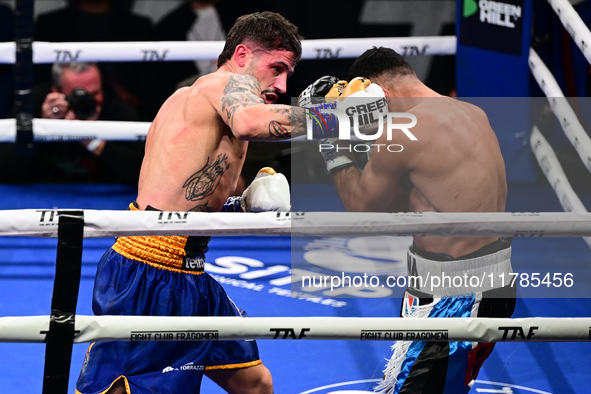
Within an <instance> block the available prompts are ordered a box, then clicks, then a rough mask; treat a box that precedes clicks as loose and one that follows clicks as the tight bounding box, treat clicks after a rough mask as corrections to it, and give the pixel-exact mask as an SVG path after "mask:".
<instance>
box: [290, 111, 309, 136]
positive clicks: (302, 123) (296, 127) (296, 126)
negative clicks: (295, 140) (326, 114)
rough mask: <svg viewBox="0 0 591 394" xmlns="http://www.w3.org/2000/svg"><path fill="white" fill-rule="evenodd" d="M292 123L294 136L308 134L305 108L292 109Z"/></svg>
mask: <svg viewBox="0 0 591 394" xmlns="http://www.w3.org/2000/svg"><path fill="white" fill-rule="evenodd" d="M290 123H291V132H292V134H294V135H300V134H306V114H305V112H304V108H302V107H291V114H290Z"/></svg>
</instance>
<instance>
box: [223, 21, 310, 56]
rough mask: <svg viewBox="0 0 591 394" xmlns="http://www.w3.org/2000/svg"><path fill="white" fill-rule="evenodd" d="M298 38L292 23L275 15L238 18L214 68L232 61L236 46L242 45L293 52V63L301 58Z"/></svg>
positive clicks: (298, 35)
mask: <svg viewBox="0 0 591 394" xmlns="http://www.w3.org/2000/svg"><path fill="white" fill-rule="evenodd" d="M302 38H303V37H302V36H300V34H299V33H298V28H297V27H296V26H295V25H294V24H293V23H291V22H289V21H288V20H287V19H285V18H284V17H283V16H281V15H279V14H277V13H275V12H269V11H265V12H256V13H254V14H248V15H242V16H241V17H240V18H238V19H237V20H236V23H234V26H232V28H231V29H230V31H229V32H228V37H227V38H226V45H225V46H224V50H223V51H222V53H221V54H220V56H219V57H218V67H220V66H221V65H222V64H224V63H225V62H227V61H228V60H230V59H231V58H232V55H233V54H234V50H235V49H236V47H237V46H238V45H240V44H245V43H251V44H254V45H255V46H257V47H258V48H259V49H263V50H268V51H272V50H278V49H285V50H287V51H290V52H293V54H294V58H295V61H296V62H297V61H299V60H300V58H301V56H302V44H301V43H300V40H301V39H302Z"/></svg>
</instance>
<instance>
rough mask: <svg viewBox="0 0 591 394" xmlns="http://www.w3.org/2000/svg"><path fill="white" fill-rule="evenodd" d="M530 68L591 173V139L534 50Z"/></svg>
mask: <svg viewBox="0 0 591 394" xmlns="http://www.w3.org/2000/svg"><path fill="white" fill-rule="evenodd" d="M529 67H530V69H531V72H532V74H533V76H534V77H535V79H536V81H537V82H538V84H539V85H540V88H542V90H543V91H544V94H545V95H546V97H547V98H548V102H549V103H550V108H551V109H552V111H553V112H554V115H556V117H557V118H558V120H559V123H560V125H561V126H562V130H563V131H564V134H565V135H566V137H567V138H568V139H569V141H570V142H571V144H572V145H573V146H574V147H575V149H576V151H577V153H578V154H579V157H580V158H581V160H582V161H583V164H585V167H587V169H588V170H589V171H591V138H589V135H588V134H587V133H586V132H585V129H584V128H583V125H582V124H581V122H579V118H578V117H577V115H576V114H575V111H573V109H572V108H571V106H570V104H569V103H568V100H567V99H566V98H565V97H564V94H563V93H562V90H561V89H560V87H559V86H558V83H557V82H556V80H555V79H554V76H553V75H552V73H551V72H550V70H548V68H547V67H546V65H545V64H544V62H543V61H542V59H540V57H539V56H538V54H537V53H536V51H534V50H533V49H532V48H530V50H529Z"/></svg>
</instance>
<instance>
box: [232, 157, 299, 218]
mask: <svg viewBox="0 0 591 394" xmlns="http://www.w3.org/2000/svg"><path fill="white" fill-rule="evenodd" d="M240 207H241V210H242V211H243V212H289V211H290V210H291V197H290V192H289V183H288V182H287V179H286V178H285V175H283V174H280V173H277V172H275V170H274V169H272V168H271V167H265V168H262V169H260V170H259V172H258V173H257V175H256V177H255V178H254V180H253V181H252V183H251V184H250V185H249V186H248V187H247V188H246V190H244V193H242V198H241V201H240Z"/></svg>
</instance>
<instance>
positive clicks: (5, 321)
mask: <svg viewBox="0 0 591 394" xmlns="http://www.w3.org/2000/svg"><path fill="white" fill-rule="evenodd" d="M48 330H49V316H25V317H2V318H0V342H18V343H23V342H24V343H29V342H30V343H41V342H44V341H45V338H46V334H47V331H48ZM75 330H76V334H75V337H74V342H75V343H82V342H94V341H99V342H106V341H118V340H123V341H148V340H168V341H171V340H220V341H222V340H237V339H323V340H326V339H329V340H387V341H391V340H430V341H431V340H434V341H441V342H447V341H470V342H517V341H527V342H570V341H576V342H589V341H591V338H590V335H589V330H591V318H539V317H536V318H525V319H508V318H456V319H421V318H408V319H401V318H372V317H369V318H359V317H357V318H355V317H253V318H248V319H245V318H242V317H196V316H191V317H184V316H183V317H181V316H84V315H77V316H76V326H75Z"/></svg>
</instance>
